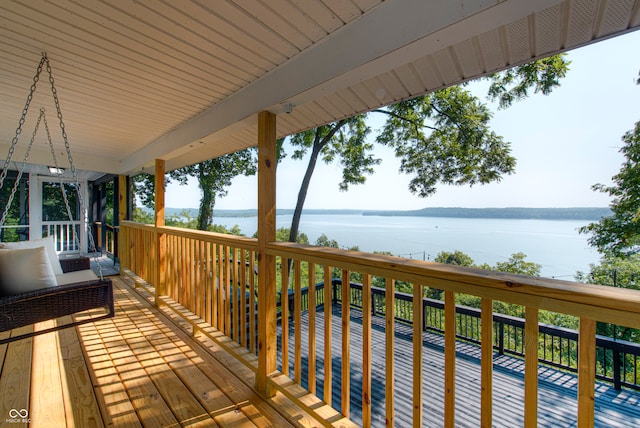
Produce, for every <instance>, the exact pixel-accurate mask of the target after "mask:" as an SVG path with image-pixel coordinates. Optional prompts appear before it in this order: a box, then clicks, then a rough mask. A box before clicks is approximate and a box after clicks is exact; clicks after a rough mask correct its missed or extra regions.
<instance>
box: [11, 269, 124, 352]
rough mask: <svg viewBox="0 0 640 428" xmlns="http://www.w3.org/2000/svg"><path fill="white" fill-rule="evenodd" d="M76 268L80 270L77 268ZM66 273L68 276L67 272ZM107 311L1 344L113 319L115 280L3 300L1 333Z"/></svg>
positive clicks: (13, 336) (49, 288)
mask: <svg viewBox="0 0 640 428" xmlns="http://www.w3.org/2000/svg"><path fill="white" fill-rule="evenodd" d="M74 267H76V266H74ZM64 271H65V272H68V271H67V270H66V269H64ZM97 308H103V309H104V310H105V312H104V314H98V315H96V316H91V317H87V318H83V319H82V320H79V321H76V320H74V321H72V322H70V323H66V324H62V325H56V326H55V327H52V328H48V329H44V330H38V331H33V332H29V333H24V334H19V335H14V334H12V335H11V336H10V337H6V338H3V339H0V344H3V343H7V342H13V341H15V340H20V339H25V338H27V337H32V336H35V335H38V334H43V333H48V332H51V331H55V330H60V329H62V328H67V327H73V326H76V325H80V324H84V323H88V322H94V321H97V320H100V319H104V318H109V317H113V315H114V306H113V286H112V283H111V279H109V278H103V279H93V280H88V281H82V282H77V283H73V284H67V285H59V286H55V287H46V288H41V289H38V290H33V291H27V292H24V293H20V294H15V295H11V296H2V297H0V332H4V331H9V330H13V329H15V328H18V327H24V326H27V325H31V324H35V323H37V322H41V321H46V320H50V319H55V318H58V317H62V316H65V315H73V314H76V313H79V312H82V311H86V310H89V309H97Z"/></svg>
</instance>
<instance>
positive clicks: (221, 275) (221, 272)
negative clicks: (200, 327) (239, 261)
mask: <svg viewBox="0 0 640 428" xmlns="http://www.w3.org/2000/svg"><path fill="white" fill-rule="evenodd" d="M224 249H225V246H224V245H223V244H220V245H219V246H218V283H217V284H216V286H217V287H218V330H219V331H221V332H224V331H225V329H224V311H225V297H224V290H225V285H224V284H225V280H226V279H225V269H224V258H225V252H224Z"/></svg>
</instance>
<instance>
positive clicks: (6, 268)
mask: <svg viewBox="0 0 640 428" xmlns="http://www.w3.org/2000/svg"><path fill="white" fill-rule="evenodd" d="M56 285H58V284H57V281H56V276H55V274H54V272H53V269H52V268H51V263H49V257H48V256H47V252H46V250H45V248H44V247H37V248H21V249H17V250H10V249H0V296H9V295H14V294H19V293H24V292H27V291H33V290H38V289H40V288H46V287H53V286H56Z"/></svg>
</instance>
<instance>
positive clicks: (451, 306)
mask: <svg viewBox="0 0 640 428" xmlns="http://www.w3.org/2000/svg"><path fill="white" fill-rule="evenodd" d="M455 415H456V300H455V294H454V292H453V291H448V290H447V291H445V292H444V426H445V427H451V428H453V427H454V426H455Z"/></svg>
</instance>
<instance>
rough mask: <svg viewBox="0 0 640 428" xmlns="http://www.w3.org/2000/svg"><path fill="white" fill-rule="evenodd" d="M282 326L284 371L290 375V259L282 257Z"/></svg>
mask: <svg viewBox="0 0 640 428" xmlns="http://www.w3.org/2000/svg"><path fill="white" fill-rule="evenodd" d="M280 265H281V266H280V268H281V269H280V272H281V275H280V278H281V285H280V326H281V329H282V334H281V337H282V338H281V343H282V373H283V374H285V375H287V376H289V259H285V258H280Z"/></svg>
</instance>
